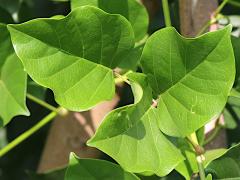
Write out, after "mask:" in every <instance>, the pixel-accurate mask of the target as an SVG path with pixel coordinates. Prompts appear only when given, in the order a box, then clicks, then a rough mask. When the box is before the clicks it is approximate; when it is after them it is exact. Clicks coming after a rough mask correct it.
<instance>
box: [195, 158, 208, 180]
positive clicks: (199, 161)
mask: <svg viewBox="0 0 240 180" xmlns="http://www.w3.org/2000/svg"><path fill="white" fill-rule="evenodd" d="M203 161H204V158H203V156H197V164H198V170H199V176H200V179H201V180H205V179H206V177H205V171H204V166H203Z"/></svg>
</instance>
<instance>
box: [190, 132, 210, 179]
mask: <svg viewBox="0 0 240 180" xmlns="http://www.w3.org/2000/svg"><path fill="white" fill-rule="evenodd" d="M188 140H189V142H190V143H191V144H192V146H193V148H194V150H195V152H196V155H197V157H196V161H197V165H198V170H199V176H200V179H201V180H205V179H206V176H205V171H204V165H203V161H204V160H205V157H204V155H203V154H204V149H203V147H201V146H200V145H199V143H198V139H197V135H196V133H192V134H191V135H190V137H188Z"/></svg>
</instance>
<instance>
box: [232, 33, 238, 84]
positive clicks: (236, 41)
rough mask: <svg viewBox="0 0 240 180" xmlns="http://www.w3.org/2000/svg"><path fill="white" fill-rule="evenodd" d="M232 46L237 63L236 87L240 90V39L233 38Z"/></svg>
mask: <svg viewBox="0 0 240 180" xmlns="http://www.w3.org/2000/svg"><path fill="white" fill-rule="evenodd" d="M232 45H233V50H234V56H235V63H236V77H235V85H236V86H237V88H240V51H239V49H240V38H236V37H234V36H232Z"/></svg>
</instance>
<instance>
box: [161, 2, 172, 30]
mask: <svg viewBox="0 0 240 180" xmlns="http://www.w3.org/2000/svg"><path fill="white" fill-rule="evenodd" d="M162 6H163V14H164V20H165V24H166V27H170V26H172V23H171V16H170V12H169V5H168V0H162Z"/></svg>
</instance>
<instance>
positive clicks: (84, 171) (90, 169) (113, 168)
mask: <svg viewBox="0 0 240 180" xmlns="http://www.w3.org/2000/svg"><path fill="white" fill-rule="evenodd" d="M77 179H89V180H90V179H99V180H100V179H106V180H107V179H109V180H110V179H116V180H139V178H138V177H137V176H136V175H134V174H131V173H129V172H126V171H124V170H123V169H122V168H121V167H120V166H119V165H117V164H114V163H111V162H108V161H104V160H97V159H79V158H77V157H76V156H75V155H74V154H72V153H71V155H70V162H69V165H68V168H67V171H66V174H65V180H77Z"/></svg>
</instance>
